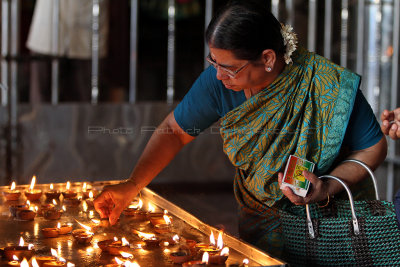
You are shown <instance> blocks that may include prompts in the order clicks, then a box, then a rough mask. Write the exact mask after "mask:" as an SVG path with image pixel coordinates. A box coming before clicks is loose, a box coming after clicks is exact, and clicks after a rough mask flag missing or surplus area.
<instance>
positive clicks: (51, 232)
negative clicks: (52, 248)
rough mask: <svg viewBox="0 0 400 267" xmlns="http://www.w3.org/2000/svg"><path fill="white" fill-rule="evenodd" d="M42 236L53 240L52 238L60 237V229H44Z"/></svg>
mask: <svg viewBox="0 0 400 267" xmlns="http://www.w3.org/2000/svg"><path fill="white" fill-rule="evenodd" d="M42 234H43V236H44V237H47V238H51V237H58V235H59V234H60V229H58V228H43V229H42Z"/></svg>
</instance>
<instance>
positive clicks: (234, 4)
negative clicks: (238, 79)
mask: <svg viewBox="0 0 400 267" xmlns="http://www.w3.org/2000/svg"><path fill="white" fill-rule="evenodd" d="M259 2H260V1H258V2H255V1H249V0H241V1H231V2H230V3H228V4H227V5H226V6H225V7H223V8H222V10H220V11H219V13H218V14H217V15H216V16H215V17H214V18H213V19H212V20H211V22H210V24H209V25H208V27H207V30H206V34H205V38H206V41H207V43H208V44H209V45H211V46H213V47H215V48H219V49H226V50H230V51H232V53H233V54H234V55H235V57H237V58H239V59H245V60H257V59H258V58H259V57H260V56H261V53H262V51H264V50H265V49H272V50H274V51H275V53H277V54H278V55H283V54H284V52H285V46H284V44H283V38H282V34H281V31H280V30H281V24H280V23H279V21H278V20H277V19H276V18H275V17H274V16H273V15H272V14H271V12H270V11H269V10H268V9H267V7H266V3H265V1H264V3H265V4H260V3H259Z"/></svg>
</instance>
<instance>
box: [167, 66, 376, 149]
mask: <svg viewBox="0 0 400 267" xmlns="http://www.w3.org/2000/svg"><path fill="white" fill-rule="evenodd" d="M216 74H217V73H216V70H215V68H213V67H211V66H210V67H208V68H207V69H205V70H204V71H203V72H202V74H201V75H200V76H199V78H198V79H197V80H196V81H195V83H194V84H193V86H192V88H191V89H190V90H189V92H188V93H187V94H186V96H185V97H184V98H183V100H182V101H181V102H180V103H179V104H178V106H177V107H176V108H175V110H174V116H175V120H176V122H177V123H178V125H179V126H180V127H181V128H182V129H183V130H184V131H185V132H186V133H188V134H190V135H192V136H197V135H199V134H200V133H201V132H202V131H204V130H205V129H207V128H208V127H210V126H211V125H212V124H213V123H215V122H216V121H218V120H219V119H220V118H221V117H223V116H224V115H225V114H226V113H228V112H229V111H231V110H232V109H234V108H236V107H237V106H239V105H241V104H242V103H243V102H244V101H246V96H245V94H244V91H239V92H236V91H233V90H230V89H227V88H225V87H224V85H223V84H222V82H221V81H220V80H218V79H217V78H216ZM382 136H383V133H382V131H381V129H380V126H379V123H378V121H377V120H376V117H375V115H374V113H373V111H372V109H371V106H370V105H369V104H368V102H367V100H366V99H365V97H364V95H363V94H362V92H361V90H358V92H357V96H356V99H355V103H354V106H353V110H352V113H351V116H350V121H349V124H348V127H347V129H346V134H345V137H344V140H343V145H345V146H347V147H348V148H349V149H350V150H351V151H356V150H361V149H365V148H368V147H371V146H373V145H375V144H376V143H378V141H379V140H380V139H381V138H382Z"/></svg>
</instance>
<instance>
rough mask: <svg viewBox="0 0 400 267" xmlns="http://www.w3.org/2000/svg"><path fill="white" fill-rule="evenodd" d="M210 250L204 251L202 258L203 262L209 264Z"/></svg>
mask: <svg viewBox="0 0 400 267" xmlns="http://www.w3.org/2000/svg"><path fill="white" fill-rule="evenodd" d="M208 258H209V256H208V252H204V254H203V257H202V258H201V263H206V264H208Z"/></svg>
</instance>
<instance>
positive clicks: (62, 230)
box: [57, 223, 72, 235]
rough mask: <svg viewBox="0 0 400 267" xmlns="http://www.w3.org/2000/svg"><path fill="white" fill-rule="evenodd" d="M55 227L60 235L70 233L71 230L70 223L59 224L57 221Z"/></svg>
mask: <svg viewBox="0 0 400 267" xmlns="http://www.w3.org/2000/svg"><path fill="white" fill-rule="evenodd" d="M57 228H58V230H59V233H60V235H66V234H69V233H71V231H72V225H70V224H63V225H61V223H57Z"/></svg>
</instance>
